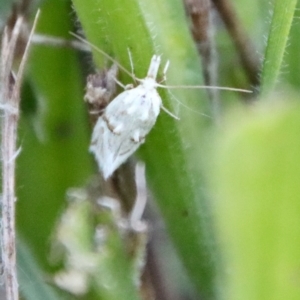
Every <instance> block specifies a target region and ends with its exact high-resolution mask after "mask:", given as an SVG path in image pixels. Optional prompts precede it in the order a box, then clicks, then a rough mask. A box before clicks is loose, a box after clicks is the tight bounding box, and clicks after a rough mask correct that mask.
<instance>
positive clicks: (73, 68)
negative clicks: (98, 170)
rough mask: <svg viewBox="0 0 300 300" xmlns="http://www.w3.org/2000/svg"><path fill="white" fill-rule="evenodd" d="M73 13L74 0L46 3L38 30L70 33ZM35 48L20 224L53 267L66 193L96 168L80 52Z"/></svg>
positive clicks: (22, 135)
mask: <svg viewBox="0 0 300 300" xmlns="http://www.w3.org/2000/svg"><path fill="white" fill-rule="evenodd" d="M70 13H71V11H70V3H69V2H68V1H61V0H59V1H47V2H45V3H44V5H43V6H42V7H41V16H40V19H39V22H38V28H37V32H38V33H44V34H50V35H54V36H60V37H69V33H68V31H69V30H71V28H72V26H71V25H72V24H71V20H70V18H69V16H70ZM31 50H32V51H31V54H30V57H29V61H28V74H27V82H28V84H29V85H30V87H31V90H32V92H33V93H27V94H24V98H23V103H22V107H23V108H24V107H27V108H28V106H32V105H33V106H32V107H33V108H34V109H33V110H32V109H29V110H26V109H25V111H24V112H26V114H24V115H23V116H22V118H21V121H20V126H19V127H20V130H19V140H20V144H21V147H22V152H21V154H20V157H19V158H18V168H17V175H18V176H17V184H18V185H17V186H18V189H17V193H18V202H17V223H18V230H19V232H20V234H21V235H22V237H23V238H24V240H25V241H26V243H28V244H30V245H31V247H32V251H33V253H34V255H35V257H36V258H38V262H39V263H42V264H43V267H46V268H47V269H49V268H50V265H49V262H48V261H47V260H48V252H49V238H50V236H51V232H52V229H53V226H54V224H55V222H56V218H57V217H58V216H59V213H60V211H61V209H62V208H63V206H64V202H65V192H66V190H67V189H68V188H69V187H72V186H77V185H82V184H84V182H85V181H86V180H87V177H88V175H89V174H90V172H91V163H90V157H89V154H88V143H89V136H88V126H87V121H86V116H85V109H84V105H83V100H82V98H83V82H82V81H83V80H82V78H81V70H80V66H79V63H78V60H77V56H76V53H75V52H74V51H73V50H71V49H62V48H54V47H52V46H51V45H45V46H34V47H32V49H31ZM33 96H35V98H36V99H32V97H33ZM26 97H31V99H28V98H27V99H26Z"/></svg>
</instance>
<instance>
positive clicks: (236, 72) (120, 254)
mask: <svg viewBox="0 0 300 300" xmlns="http://www.w3.org/2000/svg"><path fill="white" fill-rule="evenodd" d="M186 2H188V1H186ZM215 2H217V1H215ZM224 2H226V1H224ZM296 4H297V3H296V1H282V0H276V1H274V3H272V4H266V3H265V2H264V3H262V2H261V1H252V2H251V3H250V2H249V1H246V0H242V1H238V2H236V3H235V4H234V5H235V9H236V11H237V12H238V18H239V20H242V21H239V23H238V26H239V27H240V28H239V29H241V32H243V28H247V30H248V32H247V33H248V35H249V36H250V37H251V39H252V42H253V44H254V48H255V49H258V52H259V53H260V54H261V57H263V59H262V66H257V69H261V70H262V71H261V72H260V74H257V78H260V82H261V83H262V86H261V87H260V86H258V85H257V86H255V87H253V86H251V83H250V82H249V80H248V77H247V71H245V69H244V68H243V65H242V64H241V62H240V60H239V58H238V51H237V50H236V49H234V47H233V44H232V42H231V38H230V37H229V36H228V34H227V32H225V29H224V27H221V26H219V25H218V22H214V19H213V23H212V25H213V27H214V30H215V31H216V35H215V37H216V41H215V46H216V48H215V49H213V50H214V51H216V52H217V55H215V56H213V60H214V61H213V64H217V62H218V61H219V67H218V70H217V74H212V75H213V76H212V77H218V81H219V83H218V85H219V84H220V85H226V86H232V87H237V88H238V87H240V88H247V89H254V90H255V91H256V92H257V93H255V94H252V95H251V98H250V97H249V96H247V95H246V94H244V93H234V92H228V91H226V92H222V93H221V99H222V101H221V114H220V115H219V116H218V119H217V120H216V119H215V117H216V115H215V112H214V111H213V108H212V105H211V103H210V100H209V97H208V93H206V92H205V91H204V90H200V89H174V90H166V89H160V90H159V93H160V95H161V97H162V100H163V103H164V106H166V107H167V108H168V109H169V110H171V111H172V112H174V113H175V114H177V115H178V116H179V117H180V121H177V120H174V119H172V118H170V116H168V115H166V114H165V113H164V112H161V114H160V116H159V118H158V121H157V123H156V125H155V127H154V128H153V130H152V131H151V132H150V134H149V136H147V139H146V142H145V144H144V145H143V146H142V147H141V149H140V150H139V151H138V153H137V157H138V158H139V159H141V160H143V161H144V162H145V163H146V172H147V184H148V188H149V190H151V195H152V196H153V198H154V200H155V203H156V205H157V207H158V208H159V211H160V214H161V217H162V219H163V221H164V224H165V225H166V229H167V232H168V234H169V235H170V238H171V241H172V245H173V246H174V249H175V251H176V253H177V254H178V258H177V257H176V259H175V260H179V261H180V263H178V262H177V263H178V267H176V268H177V270H176V272H177V273H183V274H185V273H186V274H187V278H188V279H187V278H185V275H183V276H182V277H179V276H178V277H179V278H178V277H176V276H175V275H177V274H172V272H169V273H168V272H166V271H164V272H163V273H164V275H165V276H166V277H168V276H169V277H170V278H171V280H170V281H172V280H176V281H175V282H176V284H175V285H177V287H176V288H174V290H173V292H174V291H175V293H177V294H178V295H179V294H180V293H182V295H184V294H185V293H187V294H193V293H195V294H197V296H194V297H195V299H199V297H200V296H201V299H202V298H203V299H222V298H224V299H282V297H285V298H287V299H297V298H299V291H298V290H297V289H296V288H294V281H295V282H297V280H298V277H297V276H298V275H297V267H298V266H297V261H298V258H299V257H298V256H299V254H298V253H297V251H296V250H297V248H298V243H299V242H298V240H299V237H298V236H299V234H298V231H299V230H298V228H300V226H299V225H300V224H298V222H299V221H298V218H297V214H298V210H299V207H298V202H299V201H298V200H299V199H298V198H299V196H298V195H300V193H299V192H298V189H299V187H298V185H297V178H298V176H299V174H298V173H299V170H298V169H299V168H298V165H299V164H298V162H297V160H298V155H297V151H298V147H299V143H298V141H297V137H298V136H299V132H298V131H299V129H298V128H299V127H298V125H299V124H298V122H299V121H298V120H299V115H298V114H299V113H300V107H299V105H298V104H297V103H295V102H296V101H291V99H292V100H294V99H296V98H297V96H298V95H297V93H298V91H297V89H299V82H298V77H297V76H296V75H295V74H299V70H298V68H299V66H300V64H299V63H298V60H299V55H298V52H297V49H298V48H297V45H298V43H299V42H298V36H299V24H297V22H295V21H294V19H293V14H294V11H296V13H297V10H296ZM40 5H41V17H40V20H39V24H38V29H37V32H38V33H39V34H44V35H51V36H55V37H61V38H64V39H72V37H71V35H70V33H69V32H70V31H75V30H76V29H75V27H76V28H77V29H78V27H79V22H80V25H81V26H82V31H83V33H84V34H85V37H86V39H87V40H88V41H89V42H90V43H92V44H94V45H96V46H97V47H99V48H100V49H102V50H104V51H105V52H107V53H108V54H109V55H110V56H112V57H113V58H114V59H116V60H117V61H118V62H119V63H120V64H121V65H123V66H124V67H125V68H127V69H129V70H130V68H131V66H130V60H129V57H128V49H129V51H130V53H131V57H132V61H133V66H134V73H135V74H136V76H137V77H138V78H143V77H144V76H145V74H146V72H147V68H148V66H149V62H150V59H151V56H152V55H153V54H154V53H157V54H162V59H163V62H166V61H167V60H168V59H169V60H170V62H171V64H170V68H169V70H168V73H167V84H168V85H204V81H203V75H202V70H201V69H202V68H201V58H200V56H199V54H198V52H197V47H196V44H195V41H194V39H193V36H192V35H191V33H190V28H189V27H191V26H192V24H191V20H190V19H189V17H188V16H187V14H186V13H185V9H184V4H183V3H182V2H181V1H178V0H177V1H174V0H164V1H161V0H153V1H145V0H124V1H121V2H120V1H117V0H84V1H83V0H73V2H72V4H71V3H70V2H69V1H67V0H48V1H43V2H42V3H40ZM283 5H284V6H285V7H286V8H287V9H286V10H285V9H282V6H283ZM248 6H251V10H250V9H249V10H248V9H245V7H247V8H248ZM0 8H1V6H0ZM270 9H273V10H274V14H273V15H272V16H269V10H270ZM6 11H7V8H6V6H5V13H6ZM75 13H76V14H75ZM0 16H2V14H0ZM77 17H78V20H77ZM231 17H233V16H231ZM266 24H267V26H266ZM282 24H283V25H282ZM290 26H292V28H291V34H290V36H289V31H290ZM79 31H80V30H79ZM266 37H267V39H266ZM210 38H212V36H210ZM265 39H266V45H265ZM288 41H289V45H288V48H287V42H288ZM247 42H249V43H250V41H248V40H247ZM286 49H287V50H286ZM92 54H93V62H91V59H90V57H88V58H87V57H86V56H84V55H82V54H81V55H79V53H78V51H76V50H74V49H71V48H57V47H53V46H51V45H34V46H33V47H32V51H31V57H30V59H29V62H28V69H27V76H26V78H25V84H24V88H23V99H22V112H23V113H22V116H21V120H20V124H19V143H20V145H21V146H22V153H21V155H20V157H19V158H18V160H17V165H18V167H17V173H18V176H17V194H18V202H17V226H18V232H19V236H20V242H19V244H18V249H19V257H18V260H19V266H20V271H19V273H20V274H21V275H20V276H19V277H20V278H19V280H20V292H21V294H22V296H23V297H24V299H30V300H32V299H40V298H41V296H40V295H41V294H42V295H43V298H45V299H90V300H92V299H120V295H123V298H124V299H130V300H131V299H139V298H142V296H141V295H140V294H139V293H138V289H137V285H138V284H137V282H136V278H135V277H136V276H137V275H136V274H139V272H137V270H136V269H134V268H136V265H137V264H139V263H141V264H142V261H143V258H141V257H142V256H143V255H141V253H139V254H137V256H138V255H140V256H141V257H139V258H138V259H137V260H135V257H134V255H133V256H131V255H130V254H128V240H130V241H132V240H131V238H132V237H131V236H130V238H128V236H129V234H128V232H127V231H125V233H124V230H123V229H122V227H120V226H119V223H118V220H117V219H115V218H116V216H115V214H114V212H115V211H114V210H113V209H111V211H110V210H109V212H108V211H107V210H104V212H103V211H102V212H101V214H99V215H101V216H102V217H101V218H100V219H99V216H98V214H95V211H94V210H93V207H91V206H90V204H86V205H83V206H80V209H79V208H78V207H77V208H78V209H79V210H76V213H75V212H74V211H73V216H74V215H76V216H77V217H78V222H77V223H76V221H75V223H74V226H73V225H71V229H73V230H74V231H70V233H69V234H68V237H70V236H71V237H74V240H73V242H74V243H75V246H73V248H72V247H71V248H72V251H75V252H76V250H78V249H79V250H80V251H78V252H76V253H77V254H78V253H80V255H86V257H88V258H87V260H88V259H89V258H90V257H92V260H93V261H94V263H95V265H96V266H97V267H98V269H97V270H96V271H95V270H94V269H93V270H92V271H91V270H90V269H88V271H87V273H88V275H87V281H88V283H87V284H86V285H87V291H86V292H85V293H83V294H82V295H80V296H78V295H77V296H76V295H72V294H71V293H66V292H62V291H61V290H60V289H59V288H58V287H57V286H56V285H55V284H54V279H53V278H54V277H53V274H54V273H56V274H57V273H58V272H59V270H61V269H63V268H68V267H70V264H69V262H68V259H67V258H68V257H69V259H70V257H71V254H70V253H71V251H70V247H68V246H66V245H64V247H63V249H60V251H61V250H62V251H65V253H64V255H62V256H59V257H57V256H56V254H55V255H54V256H55V257H54V258H53V257H52V256H53V253H52V252H51V251H50V248H51V244H53V239H54V236H55V235H57V232H58V228H59V226H60V225H61V223H60V222H61V220H64V217H66V215H67V216H69V217H68V218H70V215H68V213H69V212H70V209H72V208H74V205H75V206H76V204H74V203H73V202H67V201H66V198H67V196H66V194H67V191H68V190H70V188H73V187H80V188H82V189H83V190H85V189H86V190H89V187H88V182H90V178H91V177H92V175H93V174H95V173H97V167H96V165H95V164H94V162H93V158H92V157H91V156H90V155H89V153H88V145H89V139H90V135H91V126H89V121H88V114H87V108H86V106H85V105H84V102H83V95H84V82H85V76H86V75H87V73H90V71H91V70H93V68H94V65H93V63H94V64H95V66H96V68H98V69H103V68H107V67H109V66H110V65H111V62H108V61H107V59H106V58H105V57H103V55H102V54H101V53H99V52H97V51H96V50H94V49H93V50H92ZM284 54H286V56H285V57H284ZM205 59H207V58H205V57H204V58H203V61H205ZM204 65H205V64H204ZM213 72H214V71H213ZM160 74H161V75H162V71H161V72H160ZM118 79H119V80H120V81H121V82H122V83H123V84H127V83H132V79H131V78H129V76H128V75H127V74H124V72H120V76H119V77H118ZM291 86H292V87H293V88H294V89H295V90H296V91H295V92H294V93H290V92H289V89H290V87H291ZM260 88H261V89H262V91H263V92H262V93H261V94H260V92H259V90H260ZM275 93H276V97H274V94H275ZM278 94H279V96H278ZM254 98H257V99H255V100H254ZM178 100H179V101H180V103H179V102H178ZM245 102H263V104H264V105H259V104H257V103H254V104H251V107H250V108H249V106H248V105H245ZM277 102H278V103H279V104H278V103H277ZM240 106H243V109H241V108H240ZM253 106H255V107H253ZM237 108H238V109H237ZM232 110H234V111H235V112H234V113H232ZM249 110H251V112H249ZM220 124H221V126H219V125H220ZM91 198H93V197H91V196H90V194H88V196H86V197H85V201H87V202H86V203H90V202H89V201H91ZM75 203H76V202H75ZM71 216H72V214H71ZM79 224H82V226H78V225H79ZM85 226H86V227H85ZM150 226H151V224H150ZM152 226H153V224H152ZM79 227H80V228H79ZM95 228H98V229H99V228H101V230H102V231H103V230H104V232H105V237H106V239H105V241H106V242H107V245H106V246H107V248H101V247H100V248H97V247H96V246H95V245H94V241H93V238H92V233H93V230H95ZM103 228H104V229H103ZM75 229H76V230H77V231H76V230H75ZM80 229H81V230H82V231H80ZM102 231H101V232H102ZM91 232H92V233H91ZM72 234H74V236H72ZM77 234H78V236H80V237H82V238H80V240H79V238H78V236H77V238H78V240H76V235H77ZM149 236H151V234H149ZM135 237H137V238H139V237H141V236H140V235H136V236H135ZM56 238H57V237H56ZM66 240H67V238H66ZM142 240H143V239H142ZM62 244H63V242H62ZM173 246H172V248H171V249H172V251H171V253H173V254H170V255H169V252H167V251H165V252H164V250H163V248H161V249H160V252H159V256H158V257H159V258H160V260H159V259H158V261H162V260H164V259H165V260H167V262H166V263H165V265H168V264H172V263H174V257H175V254H174V249H173ZM77 247H78V249H77ZM81 247H82V248H81ZM139 247H141V248H138V249H139V250H140V249H142V247H144V244H143V242H141V244H139ZM168 247H169V246H168ZM99 249H101V251H102V250H103V251H104V252H103V253H102V252H101V251H99ZM168 249H169V248H168ZM56 250H57V249H56ZM52 251H53V249H52ZM50 252H51V253H52V254H51V255H52V256H51V255H50ZM54 252H55V251H54ZM129 252H130V251H129ZM141 252H143V251H141ZM100 254H101V255H100ZM68 255H69V256H68ZM95 257H96V259H95ZM99 257H100V258H99ZM94 259H95V260H94ZM95 261H96V262H95ZM181 263H182V265H183V267H182V266H181V265H180V264H181ZM71 265H72V264H71ZM80 266H81V265H80ZM162 268H163V267H162ZM178 270H179V271H178ZM228 270H229V271H228ZM176 272H174V273H176ZM82 273H84V271H83V270H82ZM24 274H27V275H26V276H24ZM105 275H107V276H108V277H105ZM183 278H184V279H183ZM41 279H42V280H41ZM105 280H107V282H108V284H107V285H105V283H103V282H104V281H105ZM29 282H33V283H34V284H35V285H36V286H37V287H36V289H35V288H34V285H29V287H28V284H29ZM46 282H48V283H50V284H51V285H52V286H51V287H49V286H48V284H47V283H46ZM113 282H117V284H116V285H114V284H112V283H113ZM166 282H167V280H166ZM224 282H225V283H226V286H224ZM26 286H27V287H28V288H26ZM194 290H195V291H196V292H195V291H194ZM126 295H127V296H126ZM199 295H200V296H199ZM282 295H284V296H282ZM143 296H144V298H145V299H148V298H147V296H145V295H143ZM276 297H277V298H276ZM174 299H180V296H178V298H174Z"/></svg>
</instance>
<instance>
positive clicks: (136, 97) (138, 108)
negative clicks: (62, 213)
mask: <svg viewBox="0 0 300 300" xmlns="http://www.w3.org/2000/svg"><path fill="white" fill-rule="evenodd" d="M71 34H72V35H73V36H75V37H76V38H77V39H79V40H80V41H82V42H83V43H84V44H87V45H89V46H90V47H91V48H93V49H95V50H96V51H98V52H100V53H101V54H102V55H103V56H104V57H106V58H107V59H109V60H111V61H112V62H114V63H116V64H117V66H118V67H119V68H120V69H121V70H123V71H124V72H125V73H127V74H129V75H130V76H132V74H130V73H129V72H128V71H127V70H126V69H125V68H124V67H122V66H121V65H120V64H118V63H117V62H116V61H115V60H114V59H113V58H112V57H110V56H109V55H108V54H107V53H105V52H104V51H103V50H101V49H99V48H98V47H96V46H95V45H93V44H91V43H89V42H88V41H86V40H84V39H83V38H81V37H80V36H78V35H76V34H74V33H71ZM130 58H131V57H130ZM160 62H161V59H160V56H157V55H154V56H153V57H152V59H151V62H150V66H149V69H148V73H147V76H146V78H144V79H137V78H135V77H133V78H134V79H136V80H137V81H138V82H139V83H140V84H139V85H138V86H137V87H135V88H132V89H129V90H125V91H124V92H122V93H121V94H120V95H118V96H117V97H116V98H115V99H113V100H112V101H111V102H110V103H109V104H108V106H107V107H106V108H105V110H104V112H103V114H102V115H101V116H100V117H99V118H98V120H97V123H96V125H95V127H94V130H93V134H92V141H91V145H90V152H92V153H94V155H95V157H96V160H97V162H98V164H99V168H100V171H101V172H102V174H103V177H104V179H107V178H109V177H110V176H111V175H112V173H113V172H114V171H115V170H116V169H117V168H118V167H119V166H120V165H121V164H122V163H124V162H125V161H126V159H127V158H128V157H129V156H130V155H132V154H133V153H134V152H135V151H136V150H137V149H138V148H139V146H140V145H141V144H142V143H143V142H144V140H145V137H146V135H147V134H148V133H149V131H150V130H151V129H152V127H153V126H154V124H155V122H156V119H157V116H158V115H159V112H160V109H161V108H162V109H163V110H164V111H166V112H167V113H168V114H169V115H171V116H172V117H173V118H175V119H178V118H177V117H176V116H174V115H173V114H172V113H171V112H169V111H168V110H167V109H166V108H164V106H163V105H162V101H161V98H160V96H159V94H158V92H157V90H156V88H157V87H161V88H188V89H189V88H192V89H193V88H196V89H199V88H205V89H219V90H227V91H240V92H247V93H249V92H250V93H251V91H249V90H244V89H236V88H230V87H216V86H199V85H198V86H166V85H161V84H159V83H158V82H156V77H157V73H158V69H159V66H160ZM131 63H132V62H131ZM168 66H169V62H167V64H166V66H165V68H164V71H163V74H164V79H165V73H166V71H167V68H168ZM116 82H117V80H116ZM117 83H118V82H117Z"/></svg>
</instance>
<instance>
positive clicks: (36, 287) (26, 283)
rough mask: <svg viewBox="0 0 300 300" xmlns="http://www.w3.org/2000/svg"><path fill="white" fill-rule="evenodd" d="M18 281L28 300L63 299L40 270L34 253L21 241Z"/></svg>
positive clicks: (19, 243)
mask: <svg viewBox="0 0 300 300" xmlns="http://www.w3.org/2000/svg"><path fill="white" fill-rule="evenodd" d="M17 245H18V279H19V286H20V293H21V294H22V296H23V297H24V299H28V300H40V299H44V300H59V299H63V298H62V297H61V295H59V294H58V293H57V291H55V289H54V288H53V287H51V286H50V285H49V284H48V283H47V282H46V275H45V274H44V272H43V271H42V270H41V269H40V267H39V266H38V264H37V261H36V259H35V257H34V255H33V254H32V251H30V249H29V248H28V246H27V245H26V244H25V243H24V242H23V241H21V240H19V241H18V244H17Z"/></svg>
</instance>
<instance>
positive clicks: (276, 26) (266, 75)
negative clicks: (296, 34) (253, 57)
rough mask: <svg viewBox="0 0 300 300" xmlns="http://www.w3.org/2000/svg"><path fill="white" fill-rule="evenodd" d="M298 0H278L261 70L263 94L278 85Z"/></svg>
mask: <svg viewBox="0 0 300 300" xmlns="http://www.w3.org/2000/svg"><path fill="white" fill-rule="evenodd" d="M296 4H297V0H286V1H282V0H276V1H275V2H274V11H273V17H272V22H271V27H270V32H269V36H268V41H267V47H266V50H265V56H264V61H263V68H262V72H261V95H262V96H265V95H266V94H268V93H269V92H271V91H272V89H273V88H274V87H275V85H276V81H277V80H278V77H279V73H280V68H281V65H282V61H283V56H284V51H285V48H286V45H287V41H288V35H289V31H290V28H291V24H292V20H293V16H294V12H295V8H296Z"/></svg>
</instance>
